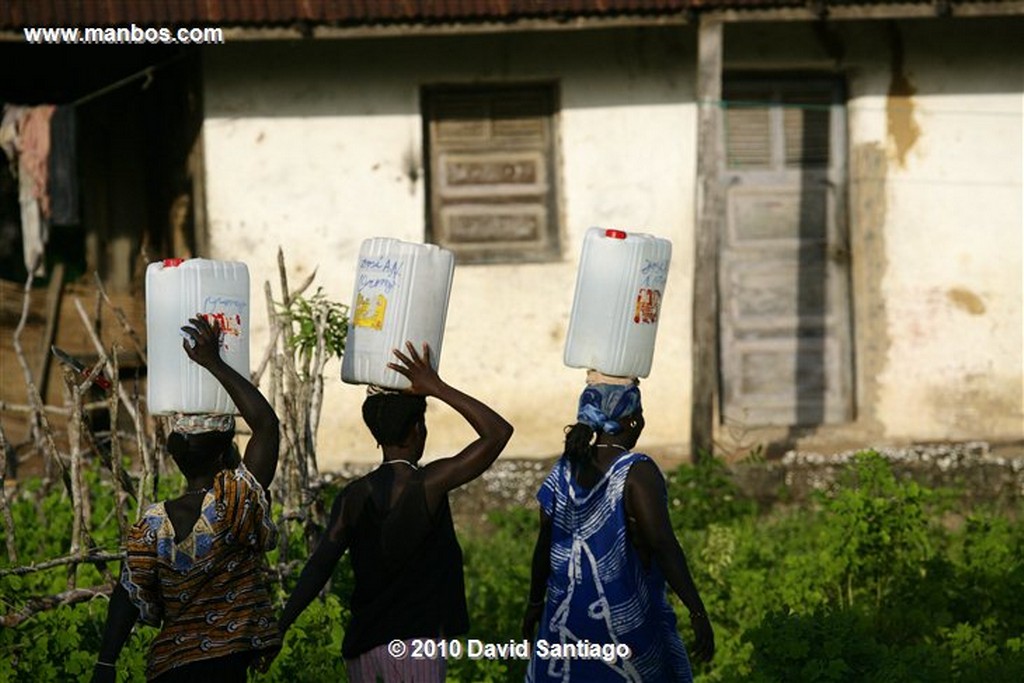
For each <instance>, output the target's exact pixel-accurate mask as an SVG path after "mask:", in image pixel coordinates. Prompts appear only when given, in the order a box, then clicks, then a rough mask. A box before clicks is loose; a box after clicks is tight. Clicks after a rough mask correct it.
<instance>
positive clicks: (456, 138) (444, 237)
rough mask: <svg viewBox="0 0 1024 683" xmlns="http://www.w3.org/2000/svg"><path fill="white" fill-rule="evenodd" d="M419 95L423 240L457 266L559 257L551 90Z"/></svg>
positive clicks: (438, 90) (456, 91)
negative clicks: (424, 164)
mask: <svg viewBox="0 0 1024 683" xmlns="http://www.w3.org/2000/svg"><path fill="white" fill-rule="evenodd" d="M423 95H424V97H423V109H424V124H425V129H426V141H427V154H428V157H429V176H428V178H427V183H428V188H429V190H428V199H427V201H428V210H427V216H428V229H427V233H428V239H429V240H430V241H431V242H434V243H435V244H439V245H441V246H443V247H446V248H448V249H451V250H452V251H453V252H455V255H456V258H457V260H458V261H459V262H460V263H498V262H517V261H519V262H522V261H547V260H552V259H556V258H559V256H560V251H559V244H558V232H559V231H558V207H557V196H558V195H557V184H556V172H555V170H556V163H555V133H554V125H555V124H554V118H555V89H554V87H553V86H548V85H541V86H505V87H487V88H476V87H473V88H470V87H463V88H429V89H426V90H425V91H424V93H423Z"/></svg>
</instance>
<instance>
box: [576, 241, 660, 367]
mask: <svg viewBox="0 0 1024 683" xmlns="http://www.w3.org/2000/svg"><path fill="white" fill-rule="evenodd" d="M671 258H672V243H671V242H669V241H668V240H667V239H663V238H661V237H654V236H652V235H646V234H643V233H638V232H630V233H627V232H625V231H622V230H605V229H603V228H590V229H589V230H587V233H586V235H585V236H584V238H583V250H582V253H581V255H580V263H579V269H578V270H577V273H576V293H575V295H574V297H573V303H572V313H571V314H570V316H569V331H568V334H567V335H566V340H565V355H564V362H565V364H566V365H567V366H569V367H571V368H587V369H593V370H598V371H600V372H603V373H604V374H606V375H615V376H619V377H646V376H647V375H649V374H650V372H651V361H652V359H653V357H654V338H655V335H656V334H657V332H658V318H659V314H660V310H661V301H662V297H664V295H665V282H666V280H667V278H668V266H669V262H670V260H671Z"/></svg>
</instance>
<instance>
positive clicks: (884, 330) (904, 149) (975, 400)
mask: <svg viewBox="0 0 1024 683" xmlns="http://www.w3.org/2000/svg"><path fill="white" fill-rule="evenodd" d="M1021 30H1024V21H1022V20H1020V19H1019V18H1008V19H995V20H963V19H961V20H957V21H948V20H939V19H933V20H918V21H904V22H872V23H860V22H857V23H839V22H834V23H830V24H827V25H823V26H819V27H812V26H810V25H804V24H783V25H775V26H769V25H746V26H732V25H730V26H728V27H727V32H726V54H727V56H728V59H727V67H729V68H733V69H790V70H797V71H800V70H807V71H830V72H834V73H840V74H844V75H845V77H846V82H847V85H848V119H849V123H848V128H849V142H850V168H849V177H850V188H849V199H850V202H849V203H850V223H849V232H850V242H851V252H852V264H851V265H852V270H851V280H852V284H853V311H854V336H855V349H856V377H857V383H858V391H857V409H858V420H857V423H856V424H855V425H847V426H844V427H843V428H840V429H834V430H821V431H822V432H826V433H827V432H829V431H831V432H832V434H833V435H837V436H840V437H841V438H843V439H845V440H858V439H859V440H861V442H862V443H863V442H866V441H865V440H866V439H875V438H878V437H882V438H885V439H888V440H890V441H895V442H905V441H911V440H915V439H917V440H920V439H927V440H947V439H948V440H958V439H966V438H984V439H992V440H1019V439H1021V438H1022V437H1024V365H1022V354H1024V343H1022V334H1024V332H1022V330H1024V317H1022V314H1021V308H1022V300H1024V297H1022V232H1024V230H1022V227H1024V226H1022V178H1021V169H1022V165H1024V164H1022V129H1024V125H1022V114H1024V109H1022V103H1024V97H1022V87H1024V58H1022V57H1024V55H1022V49H1021V47H1020V41H1019V36H1020V32H1021ZM819 436H820V435H819Z"/></svg>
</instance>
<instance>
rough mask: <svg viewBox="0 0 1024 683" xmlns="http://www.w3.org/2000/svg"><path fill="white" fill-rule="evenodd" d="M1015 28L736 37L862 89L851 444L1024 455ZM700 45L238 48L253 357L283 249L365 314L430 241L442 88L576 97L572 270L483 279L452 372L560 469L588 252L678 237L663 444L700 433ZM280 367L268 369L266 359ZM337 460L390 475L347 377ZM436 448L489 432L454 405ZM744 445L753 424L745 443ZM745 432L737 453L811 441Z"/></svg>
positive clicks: (222, 100) (210, 64)
mask: <svg viewBox="0 0 1024 683" xmlns="http://www.w3.org/2000/svg"><path fill="white" fill-rule="evenodd" d="M1022 28H1024V22H1022V21H1021V20H1019V19H1016V18H1004V19H998V20H980V19H979V20H962V19H958V20H956V21H950V20H940V19H930V20H917V21H904V22H846V23H839V22H831V23H826V24H820V25H810V24H802V23H788V24H776V25H769V24H754V25H732V24H730V25H728V26H727V27H726V33H725V51H726V60H725V61H726V67H727V69H731V70H742V71H776V72H777V71H788V72H791V73H792V72H817V73H820V72H831V73H836V74H840V75H842V76H843V78H844V79H845V81H846V83H847V88H848V136H847V137H848V141H849V150H848V152H849V173H848V175H849V187H848V194H849V217H848V229H849V235H850V247H851V254H852V256H851V272H850V278H851V283H852V292H853V295H852V296H853V301H852V316H853V330H854V332H853V334H854V348H855V367H854V371H855V377H856V385H857V388H856V413H857V415H856V420H855V422H853V423H851V424H847V425H841V426H838V427H832V428H828V429H819V430H811V432H810V433H809V434H808V438H807V439H806V443H803V442H799V440H798V445H800V446H801V447H805V446H806V447H811V448H815V447H817V446H818V444H826V445H825V446H824V447H825V448H827V444H828V443H832V444H833V445H835V446H837V447H838V446H844V447H849V446H853V445H857V444H864V443H876V444H877V443H908V442H911V441H920V440H962V439H987V440H991V441H1002V440H1020V439H1024V363H1022V353H1024V341H1022V338H1024V316H1022V313H1021V307H1022V298H1024V297H1022V284H1024V283H1022V280H1024V277H1022V271H1024V269H1022V232H1024V230H1022V224H1021V216H1022V204H1021V201H1022V200H1021V194H1022V193H1021V187H1022V180H1021V168H1022V165H1024V164H1022V140H1021V135H1022V134H1021V130H1022V100H1024V98H1022V83H1024V60H1022V59H1021V49H1020V47H1019V46H1018V45H1019V40H1017V36H1019V35H1020V31H1021V29H1022ZM695 54H696V49H695V45H694V37H693V32H692V30H690V29H687V28H671V29H669V28H666V29H647V30H632V29H630V30H621V31H595V32H551V33H538V34H533V35H528V34H518V35H517V34H508V35H500V36H463V37H457V36H448V37H433V38H414V39H401V40H399V39H366V40H354V41H305V42H267V43H246V44H241V43H237V44H231V45H226V46H218V47H217V48H216V49H211V50H209V51H208V52H207V53H206V55H205V61H204V83H205V93H204V97H205V103H204V106H205V111H206V119H205V125H204V141H205V148H204V152H205V155H206V171H207V201H208V213H209V224H210V232H211V236H212V247H213V253H212V254H211V255H212V256H215V257H220V258H237V259H242V260H245V261H247V262H248V263H249V264H250V267H251V269H252V273H253V296H254V298H253V301H254V307H253V308H254V313H255V328H254V329H255V334H254V347H255V348H256V349H262V345H263V344H264V343H265V340H266V335H265V317H264V312H263V308H264V307H263V298H262V283H263V280H264V279H269V280H271V281H272V282H276V265H275V264H276V257H275V254H276V250H277V247H278V245H281V246H283V247H284V249H285V254H286V258H287V260H288V263H289V265H290V268H291V273H292V276H293V280H295V281H297V280H298V279H299V278H300V277H301V276H303V275H305V274H306V273H309V272H310V271H312V270H313V269H314V268H318V269H319V270H318V280H317V281H318V283H320V284H322V285H323V286H324V288H325V289H326V291H327V292H328V294H329V295H330V296H331V297H332V298H335V299H338V300H341V301H345V302H347V301H348V299H349V297H350V296H351V286H352V280H353V277H354V265H355V255H356V252H357V250H358V247H359V244H360V242H361V241H362V240H363V239H364V238H366V237H370V236H376V235H384V236H391V237H398V238H401V239H406V240H413V241H418V240H421V239H422V238H423V235H424V214H425V196H424V192H425V189H424V182H423V174H424V160H423V158H422V149H423V136H422V118H421V112H420V104H419V92H420V88H421V87H422V86H425V85H434V84H460V83H506V82H530V81H534V82H537V81H554V82H557V83H558V88H559V97H560V102H559V115H558V122H557V128H558V131H559V135H560V141H559V154H560V163H561V168H560V181H561V187H560V197H561V217H562V239H563V258H562V260H561V261H558V262H554V263H546V264H531V265H516V266H511V265H497V266H463V267H459V268H458V270H457V272H456V276H455V284H454V291H453V294H452V301H451V308H450V313H449V321H448V328H447V334H446V337H445V349H444V356H443V359H442V365H441V368H442V373H443V375H444V376H445V377H446V378H447V379H448V380H450V381H451V382H452V383H453V384H455V385H457V386H460V387H463V388H466V389H468V390H470V391H471V392H472V393H475V394H477V395H479V396H481V397H482V398H484V399H486V400H487V401H488V402H490V403H491V404H492V405H494V406H495V407H496V408H497V409H498V410H499V411H501V412H502V413H503V414H505V415H506V416H507V417H508V418H509V419H510V420H511V421H512V422H513V423H514V424H515V425H516V427H517V433H516V436H515V437H514V439H513V441H512V443H511V444H510V446H509V449H508V454H509V455H510V456H537V455H550V454H553V453H556V452H557V451H558V450H559V449H560V443H561V429H562V427H563V426H564V425H565V424H567V423H569V422H571V421H572V420H573V413H574V403H575V398H576V394H577V392H578V389H579V388H580V386H581V383H582V373H581V372H579V371H575V370H570V369H567V368H565V367H563V366H562V363H561V353H562V346H563V343H564V333H565V329H566V323H567V317H568V313H569V308H570V305H571V296H572V288H573V283H574V278H575V269H576V259H577V257H578V253H579V248H580V240H581V238H582V235H583V232H584V231H585V229H586V228H587V227H589V226H591V225H617V226H623V227H627V228H633V229H640V230H644V231H648V232H653V233H656V234H659V235H662V236H665V237H668V238H670V239H671V240H672V241H673V245H674V253H673V264H672V270H671V272H670V275H669V284H668V291H667V297H666V300H665V309H664V313H663V316H662V322H661V328H660V332H659V341H658V349H657V352H656V354H655V361H654V373H653V375H652V377H651V378H650V379H648V380H646V381H645V382H644V391H645V407H646V411H647V417H648V427H647V432H646V433H645V436H644V442H645V445H646V446H647V447H648V449H649V450H652V451H659V450H660V451H661V452H662V453H664V454H666V455H670V456H677V457H678V456H679V455H682V454H683V449H684V444H686V443H687V441H688V438H689V402H690V388H689V378H690V376H691V372H690V358H691V348H690V341H689V340H690V329H691V326H690V298H691V285H690V282H691V275H692V269H693V265H694V264H693V254H692V228H693V218H694V213H695V207H694V205H693V196H694V191H693V182H694V169H695V167H696V159H695V157H694V154H695V151H696V147H695V140H696V130H695V113H696V107H695V103H694V102H693V74H694V73H695V63H694V59H695ZM254 356H256V357H258V354H254ZM328 371H329V373H331V375H332V378H331V379H332V381H331V382H329V386H328V391H327V396H326V401H325V416H326V417H325V419H324V421H323V424H322V429H321V445H322V446H321V450H322V457H323V460H324V462H325V465H326V466H327V467H331V466H332V465H333V464H336V463H340V462H343V461H351V460H359V459H366V458H372V457H373V456H374V448H373V444H372V443H371V442H370V440H369V438H368V436H367V435H366V434H365V430H364V428H363V427H362V425H361V423H360V420H359V417H358V415H359V414H358V406H359V403H360V401H361V399H362V391H361V390H360V389H359V388H357V387H349V386H344V385H341V383H340V382H338V381H336V380H334V377H337V371H338V369H337V365H336V364H335V365H332V366H330V367H329V369H328ZM429 419H430V426H431V434H432V436H431V439H430V440H429V441H430V448H431V453H432V454H441V453H447V452H450V451H451V450H452V449H453V448H457V447H458V446H459V445H461V444H462V443H464V442H465V440H466V439H468V438H469V437H470V433H469V431H468V429H467V428H466V427H465V425H463V424H462V421H461V420H460V419H459V418H457V417H456V416H455V415H454V414H452V413H451V411H448V410H445V409H441V408H437V407H435V408H432V409H431V414H430V418H429ZM722 431H723V432H726V431H729V430H722ZM776 431H777V432H778V433H754V434H740V435H738V436H735V437H733V436H730V434H725V433H723V434H722V437H723V440H725V441H728V440H729V439H730V438H732V439H733V440H734V441H735V444H734V445H735V446H736V451H737V453H739V452H740V451H742V450H743V449H742V448H741V447H740V446H741V445H742V444H746V445H756V444H757V443H758V442H759V441H763V440H765V439H768V438H782V439H785V438H786V437H792V433H789V434H787V430H785V429H782V430H776Z"/></svg>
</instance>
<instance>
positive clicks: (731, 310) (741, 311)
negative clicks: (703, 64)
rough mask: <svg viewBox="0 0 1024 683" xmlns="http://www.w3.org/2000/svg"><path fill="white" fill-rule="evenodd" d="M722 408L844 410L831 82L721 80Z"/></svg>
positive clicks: (841, 114)
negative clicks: (723, 219)
mask: <svg viewBox="0 0 1024 683" xmlns="http://www.w3.org/2000/svg"><path fill="white" fill-rule="evenodd" d="M723 95H724V99H725V100H726V105H725V107H724V110H723V127H724V136H725V157H724V159H723V163H722V165H723V168H722V180H723V183H724V188H725V192H724V196H725V212H726V220H725V227H724V235H722V239H721V242H720V252H719V254H720V262H719V266H720V267H719V292H720V302H721V307H720V314H719V315H720V317H719V325H720V334H719V352H720V354H721V356H720V357H721V369H722V370H721V372H722V377H721V380H722V394H721V395H722V415H723V418H724V420H725V421H726V422H730V423H733V424H742V425H749V426H764V425H782V426H797V425H815V424H822V423H836V422H846V421H849V420H850V419H852V412H853V410H852V406H853V400H852V394H853V391H852V375H853V373H852V368H851V351H850V347H851V344H850V322H849V320H850V298H849V272H848V271H849V258H848V254H849V252H848V249H847V238H846V230H845V221H844V217H845V187H846V177H845V168H846V156H845V148H846V144H845V142H846V141H845V108H844V106H843V100H842V88H841V87H840V84H839V83H837V82H836V81H833V80H811V79H806V78H804V79H792V80H785V79H778V80H764V79H756V80H755V79H730V78H728V77H727V78H726V79H725V81H724V83H723Z"/></svg>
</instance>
